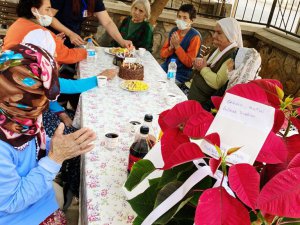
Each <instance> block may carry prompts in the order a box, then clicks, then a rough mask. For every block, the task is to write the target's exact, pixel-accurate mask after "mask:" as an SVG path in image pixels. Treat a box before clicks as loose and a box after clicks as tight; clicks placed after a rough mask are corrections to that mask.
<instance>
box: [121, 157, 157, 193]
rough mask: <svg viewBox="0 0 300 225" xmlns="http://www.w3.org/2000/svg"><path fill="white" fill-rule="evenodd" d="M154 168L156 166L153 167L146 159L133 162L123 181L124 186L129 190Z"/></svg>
mask: <svg viewBox="0 0 300 225" xmlns="http://www.w3.org/2000/svg"><path fill="white" fill-rule="evenodd" d="M155 169H156V168H155V167H154V165H153V164H152V162H151V161H149V160H147V159H141V160H139V161H138V162H136V163H134V164H133V166H132V169H131V172H130V174H129V176H128V178H127V181H126V183H125V188H126V189H127V190H128V191H131V190H132V189H133V188H135V187H136V186H137V185H138V184H139V183H140V182H141V181H143V180H144V179H145V177H147V176H148V175H149V174H150V173H152V172H153V171H154V170H155Z"/></svg>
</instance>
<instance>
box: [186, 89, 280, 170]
mask: <svg viewBox="0 0 300 225" xmlns="http://www.w3.org/2000/svg"><path fill="white" fill-rule="evenodd" d="M274 115H275V109H274V108H273V107H270V106H267V105H264V104H261V103H258V102H255V101H252V100H249V99H246V98H242V97H239V96H236V95H233V94H230V93H227V94H226V95H225V97H224V99H223V101H222V104H221V106H220V109H219V111H218V113H217V115H216V117H215V119H214V121H213V122H212V124H211V126H210V128H209V129H208V131H207V133H206V134H211V133H215V132H217V133H218V134H219V135H220V139H221V150H222V151H227V150H228V149H230V148H233V147H241V149H239V150H238V151H237V152H235V153H233V154H232V155H230V156H228V157H227V162H229V163H232V164H237V163H249V164H251V165H252V164H253V163H254V161H255V159H256V157H257V155H258V153H259V151H260V149H261V147H262V146H263V144H264V142H265V140H266V138H267V136H268V135H269V133H270V131H271V129H272V127H273V123H274ZM191 141H193V142H195V143H196V144H198V145H199V146H200V147H201V149H202V151H203V152H204V153H206V154H208V155H210V156H212V157H214V158H218V153H217V151H216V149H215V147H214V146H212V145H211V144H209V143H208V142H206V141H204V140H191Z"/></svg>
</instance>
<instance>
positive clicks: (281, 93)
mask: <svg viewBox="0 0 300 225" xmlns="http://www.w3.org/2000/svg"><path fill="white" fill-rule="evenodd" d="M275 88H276V92H277V95H278V97H279V99H280V100H282V99H283V97H284V92H283V90H282V89H281V88H280V87H278V86H277V85H276V86H275Z"/></svg>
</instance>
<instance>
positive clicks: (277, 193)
mask: <svg viewBox="0 0 300 225" xmlns="http://www.w3.org/2000/svg"><path fill="white" fill-rule="evenodd" d="M299 174H300V167H297V168H290V169H288V170H284V171H282V172H280V173H279V174H277V175H276V176H274V177H273V178H272V179H271V180H270V181H269V182H268V183H267V184H266V185H265V186H264V187H263V189H262V190H261V192H260V195H259V197H258V201H257V206H258V208H259V209H260V210H262V211H263V212H265V213H269V214H272V215H277V216H280V217H281V216H284V217H292V218H300V176H299Z"/></svg>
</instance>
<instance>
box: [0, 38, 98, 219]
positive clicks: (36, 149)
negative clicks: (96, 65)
mask: <svg viewBox="0 0 300 225" xmlns="http://www.w3.org/2000/svg"><path fill="white" fill-rule="evenodd" d="M58 95H59V83H58V78H57V68H56V62H55V60H54V59H53V58H52V56H51V55H50V54H49V53H48V52H47V51H45V50H43V49H41V48H39V47H37V46H35V45H32V44H23V45H21V44H20V45H17V46H15V47H12V48H11V49H10V50H7V51H5V52H3V53H2V54H1V55H0V170H1V173H0V224H14V225H19V224H20V225H21V224H31V225H35V224H43V225H44V224H53V225H55V224H60V225H63V224H66V221H65V218H64V215H63V213H62V212H61V211H59V210H58V204H57V202H56V199H55V194H54V190H53V186H52V180H53V179H54V177H55V176H56V174H57V172H58V171H59V169H60V167H61V164H62V162H63V161H64V160H65V159H69V158H72V157H75V156H78V155H80V154H84V153H86V152H88V151H90V150H91V149H92V148H93V147H94V146H93V145H92V144H91V142H92V141H94V140H95V138H96V137H95V133H94V132H93V131H91V130H90V129H87V128H83V129H80V130H79V131H77V132H75V133H73V134H69V135H63V129H64V125H63V124H61V125H60V126H59V127H58V129H57V131H56V132H55V135H54V136H53V138H52V140H50V139H49V138H47V137H46V135H45V132H44V129H43V126H42V112H43V111H45V110H46V109H47V108H48V105H49V100H50V101H53V100H55V99H56V98H57V96H58ZM50 221H52V222H51V223H50Z"/></svg>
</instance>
